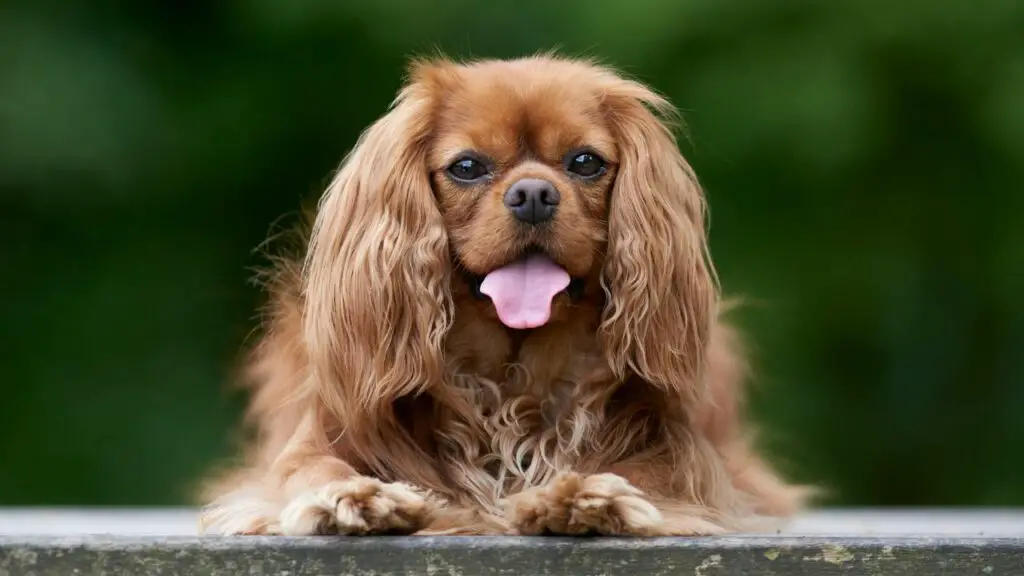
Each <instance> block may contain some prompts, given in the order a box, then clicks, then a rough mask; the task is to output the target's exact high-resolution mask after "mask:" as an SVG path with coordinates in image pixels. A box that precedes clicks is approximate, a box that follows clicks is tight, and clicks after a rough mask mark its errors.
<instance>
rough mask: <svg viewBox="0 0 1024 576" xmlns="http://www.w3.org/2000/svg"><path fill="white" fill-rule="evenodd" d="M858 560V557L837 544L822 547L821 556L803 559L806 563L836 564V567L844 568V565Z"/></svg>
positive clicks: (816, 555)
mask: <svg viewBox="0 0 1024 576" xmlns="http://www.w3.org/2000/svg"><path fill="white" fill-rule="evenodd" d="M856 559H857V557H856V556H854V555H853V553H852V552H850V551H849V550H847V549H846V547H845V546H838V545H836V544H826V545H824V546H822V547H821V554H815V555H814V556H804V557H803V560H804V561H805V562H828V563H829V564H835V565H836V566H842V565H843V564H845V563H847V562H850V561H852V560H856Z"/></svg>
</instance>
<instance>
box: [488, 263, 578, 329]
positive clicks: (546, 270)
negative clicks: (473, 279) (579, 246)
mask: <svg viewBox="0 0 1024 576" xmlns="http://www.w3.org/2000/svg"><path fill="white" fill-rule="evenodd" d="M568 285H569V273H568V272H566V271H565V269H563V268H562V267H561V266H559V265H558V264H555V263H554V262H552V261H551V260H550V259H548V258H547V257H546V256H542V255H540V254H533V255H530V256H527V257H526V258H524V259H522V260H517V261H515V262H513V263H511V264H509V265H508V266H504V267H502V268H498V269H497V270H495V271H493V272H491V273H490V274H488V275H487V276H486V277H485V278H484V281H483V282H482V283H481V284H480V292H482V293H483V294H486V295H488V296H490V297H491V301H492V302H494V309H495V310H497V311H498V318H500V319H501V321H502V323H503V324H505V326H508V327H509V328H517V329H524V328H536V327H537V326H543V325H544V324H546V323H547V321H548V319H550V318H551V301H552V300H554V298H555V296H556V295H557V294H558V293H559V292H561V291H562V290H565V287H566V286H568Z"/></svg>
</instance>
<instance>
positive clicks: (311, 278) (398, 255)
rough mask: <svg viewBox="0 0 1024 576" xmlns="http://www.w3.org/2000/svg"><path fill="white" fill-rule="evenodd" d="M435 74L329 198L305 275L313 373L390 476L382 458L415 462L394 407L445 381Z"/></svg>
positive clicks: (407, 96) (358, 153)
mask: <svg viewBox="0 0 1024 576" xmlns="http://www.w3.org/2000/svg"><path fill="white" fill-rule="evenodd" d="M429 74H430V66H428V65H424V64H418V65H416V66H414V69H413V78H412V82H411V83H409V84H408V85H407V86H406V87H405V88H404V89H403V90H402V92H401V93H400V94H399V96H398V98H397V99H396V101H395V102H394V104H393V105H392V108H391V110H390V111H389V112H388V113H387V114H386V115H384V116H383V117H382V118H381V119H379V120H378V121H377V122H376V123H374V124H373V125H372V126H371V127H370V128H368V129H367V130H366V132H364V133H363V135H362V136H361V137H360V139H359V140H358V142H357V143H356V146H355V148H354V149H353V150H352V152H351V153H350V154H349V156H348V157H347V158H346V159H345V161H344V163H343V165H342V167H341V169H340V171H339V172H338V173H337V175H336V176H335V178H334V179H333V181H332V182H331V184H330V186H329V187H328V189H327V191H326V193H325V194H324V196H323V198H322V199H321V202H320V205H319V208H318V213H317V217H316V221H315V223H314V226H313V230H312V234H311V238H310V243H309V249H308V253H307V258H306V261H305V266H304V271H303V282H304V292H305V294H304V295H305V310H304V325H303V331H304V336H305V340H306V343H307V345H308V348H309V355H310V363H311V367H312V371H311V372H312V374H311V377H312V378H314V379H316V381H317V382H316V386H317V387H318V389H319V391H320V395H321V398H322V399H323V400H324V403H325V405H326V408H327V409H328V410H330V411H331V412H332V413H333V414H334V415H335V417H336V418H337V419H338V420H339V421H340V424H341V426H342V431H341V434H342V435H348V436H349V437H351V438H352V440H353V441H351V442H346V445H348V446H349V447H350V448H351V449H352V450H353V451H355V452H356V456H358V457H359V458H360V459H361V460H362V461H363V462H365V463H366V464H367V465H368V466H369V467H370V468H371V469H374V471H375V472H376V473H378V474H381V475H382V476H389V475H391V474H392V473H394V472H395V471H394V470H385V469H383V468H384V467H385V465H384V459H382V458H381V455H384V454H388V455H389V456H388V457H387V459H386V460H387V461H388V462H389V465H388V467H390V468H393V467H394V466H395V465H396V463H398V465H399V466H400V463H401V462H402V461H403V460H404V461H411V460H412V459H413V458H414V452H415V451H416V450H417V448H416V447H415V445H414V443H413V442H412V441H411V440H409V438H408V435H407V434H406V432H405V431H404V430H402V429H401V428H400V427H399V426H398V424H397V422H396V419H395V417H394V412H393V403H394V401H395V400H396V399H398V398H400V397H403V396H410V395H416V394H419V393H422V392H424V391H426V390H428V389H429V388H431V387H432V386H435V385H436V384H438V383H439V382H440V381H441V379H442V378H443V372H444V359H443V340H444V337H445V335H446V333H447V331H448V328H449V325H450V321H451V316H452V303H451V299H450V294H449V290H450V289H449V276H450V268H451V263H450V257H449V251H448V238H447V233H446V230H445V227H444V223H443V221H442V218H441V214H440V212H439V210H438V208H437V205H436V203H435V199H434V195H433V192H432V190H431V185H430V181H429V175H428V172H427V165H426V157H425V155H426V147H427V141H428V137H429V132H430V129H431V123H432V115H433V114H432V112H433V110H432V109H433V104H434V98H435V92H436V90H434V89H433V86H432V85H431V82H430V81H429ZM385 436H387V442H386V444H385V442H384V437H385ZM403 451H406V453H405V454H404V456H408V458H403ZM403 472H405V473H407V474H410V476H407V479H408V480H410V481H417V480H419V481H420V482H421V483H423V484H427V483H430V482H428V481H427V480H428V479H419V478H417V477H416V475H415V474H413V471H412V470H409V471H405V470H403Z"/></svg>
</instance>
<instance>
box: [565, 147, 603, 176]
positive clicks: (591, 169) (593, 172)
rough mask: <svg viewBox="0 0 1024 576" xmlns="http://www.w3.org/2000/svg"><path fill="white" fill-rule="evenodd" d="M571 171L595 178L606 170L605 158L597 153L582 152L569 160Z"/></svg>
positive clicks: (578, 174) (568, 167)
mask: <svg viewBox="0 0 1024 576" xmlns="http://www.w3.org/2000/svg"><path fill="white" fill-rule="evenodd" d="M566 168H567V169H568V170H569V172H572V173H573V174H575V175H577V176H581V177H583V178H593V177H594V176H597V175H599V174H601V173H602V172H604V160H602V159H601V157H600V156H598V155H597V154H593V153H591V152H582V153H580V154H577V155H575V156H573V157H572V159H571V160H569V165H568V166H567V167H566Z"/></svg>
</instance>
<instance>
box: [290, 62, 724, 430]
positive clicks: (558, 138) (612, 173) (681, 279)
mask: <svg viewBox="0 0 1024 576" xmlns="http://www.w3.org/2000/svg"><path fill="white" fill-rule="evenodd" d="M410 76H411V77H410V79H409V82H408V83H407V84H406V85H405V87H404V88H403V90H402V92H401V93H400V94H399V96H398V98H397V99H396V101H395V103H394V105H393V106H392V108H391V109H390V110H389V112H388V113H387V114H385V115H384V116H383V117H381V118H380V119H378V121H376V122H375V123H374V124H373V125H372V126H371V127H370V128H368V129H367V131H366V132H364V133H363V135H362V136H361V137H360V140H359V142H358V143H357V144H356V146H355V148H354V149H353V150H352V152H351V154H350V155H349V156H348V158H347V159H346V161H345V163H344V165H343V166H342V168H341V170H339V171H338V173H337V174H336V175H335V178H334V180H333V181H332V182H331V185H330V187H329V189H328V190H327V192H326V194H325V195H324V197H323V198H322V199H321V202H320V206H319V209H318V212H317V217H316V221H315V223H314V227H313V231H312V235H311V237H310V243H309V253H308V255H307V258H306V260H305V263H304V264H305V267H304V272H305V274H304V280H303V281H304V286H303V295H304V298H305V303H304V311H303V318H304V324H303V330H304V337H305V339H306V342H307V344H308V348H309V353H310V361H311V362H312V363H313V364H314V365H315V366H316V367H317V370H318V372H319V378H321V379H323V380H324V381H332V382H350V383H353V384H352V385H353V387H354V388H353V389H352V390H347V389H346V390H341V391H338V392H337V393H338V394H342V393H344V394H347V395H348V396H347V397H346V398H341V399H339V400H338V401H337V402H335V403H334V404H335V405H339V406H341V405H350V406H352V407H353V408H352V410H353V411H354V412H353V413H352V414H350V415H349V417H352V418H357V417H359V416H358V413H359V412H358V410H357V409H358V407H359V406H366V405H369V404H374V403H377V402H380V401H381V398H382V395H381V394H382V393H381V390H386V391H387V394H386V396H389V397H397V396H401V395H408V394H412V393H414V392H416V391H423V390H425V389H427V388H429V387H430V386H434V385H437V386H440V385H443V382H444V381H445V373H446V372H445V371H446V370H447V369H448V368H447V367H448V362H447V358H446V356H445V350H446V347H445V343H446V341H447V338H448V334H449V332H450V330H451V328H452V326H453V318H455V316H456V315H457V313H461V315H462V316H461V317H462V319H464V320H467V319H468V321H470V322H472V321H475V320H480V321H486V320H489V319H493V318H494V317H497V319H498V320H500V322H502V323H503V324H504V325H505V326H507V327H508V328H511V329H528V328H535V327H538V326H542V325H544V324H547V323H548V322H556V321H559V320H560V319H562V318H564V317H565V315H566V314H572V312H573V310H574V309H582V308H584V307H583V306H579V307H577V306H574V299H575V298H583V300H584V301H585V302H586V303H593V304H596V305H591V306H586V307H585V308H586V309H587V310H589V311H590V312H591V313H596V314H595V315H594V322H595V323H596V324H597V325H596V326H595V325H593V324H588V328H587V329H588V330H591V332H590V333H589V334H585V335H583V336H580V337H581V338H583V337H585V338H593V339H595V340H596V341H597V344H598V346H599V348H600V350H601V351H602V354H603V356H604V358H605V359H606V360H607V364H608V367H609V368H610V369H611V370H612V371H613V372H614V374H616V376H617V377H619V378H626V377H627V376H630V375H636V376H639V377H641V378H643V379H644V380H646V381H647V382H650V383H652V384H655V385H657V386H659V387H662V388H663V389H666V390H674V391H675V392H677V393H681V394H689V395H691V396H692V395H696V394H700V393H701V389H700V386H701V382H702V380H701V376H700V371H701V367H702V365H703V355H704V348H705V344H706V342H707V337H708V333H709V329H710V326H711V319H712V317H713V315H714V311H715V308H716V306H717V287H716V285H715V283H714V279H713V271H712V269H711V267H710V264H709V263H708V261H707V260H706V243H705V240H706V238H705V229H704V221H703V220H704V199H703V194H702V192H701V190H700V187H699V186H698V185H697V181H696V179H695V178H694V176H693V173H692V171H691V169H690V166H689V165H688V163H687V162H686V160H685V159H684V158H683V157H682V156H681V154H680V153H679V150H678V148H677V146H676V142H675V138H674V136H673V135H672V132H671V129H670V128H669V126H668V125H667V124H666V123H665V122H663V119H664V118H665V116H671V113H672V107H671V105H670V104H669V103H668V102H667V101H666V100H665V99H664V98H662V97H660V96H658V95H657V94H656V93H654V92H652V91H651V90H650V89H648V88H647V87H645V86H644V85H642V84H640V83H639V82H636V81H632V80H629V79H625V78H622V77H621V76H620V75H618V74H616V73H615V72H614V71H612V70H610V69H608V68H604V67H600V66H596V65H593V64H591V63H589V62H581V61H575V60H570V59H559V58H551V57H532V58H523V59H519V60H512V61H483V62H475V63H470V64H456V63H453V62H450V61H445V60H440V61H432V62H419V63H416V64H414V65H413V66H412V69H411V74H410ZM581 283H582V284H583V286H582V288H581V286H580V284H581ZM580 293H582V296H580ZM470 298H475V300H476V301H475V303H469V304H468V305H467V300H468V299H470ZM470 302H472V301H470ZM368 359H369V360H368ZM364 412H365V410H364Z"/></svg>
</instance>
